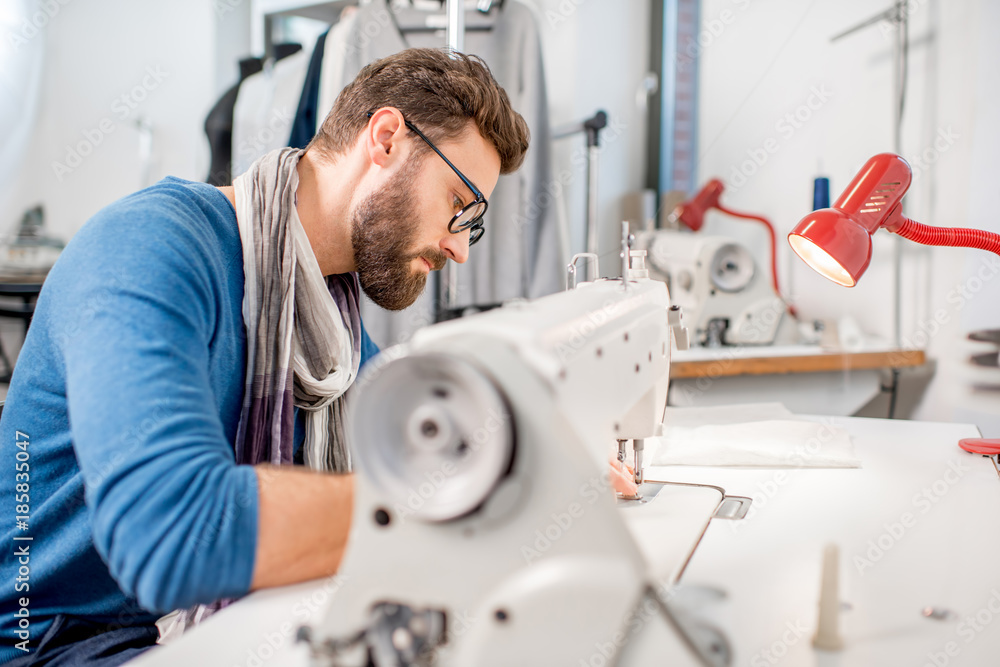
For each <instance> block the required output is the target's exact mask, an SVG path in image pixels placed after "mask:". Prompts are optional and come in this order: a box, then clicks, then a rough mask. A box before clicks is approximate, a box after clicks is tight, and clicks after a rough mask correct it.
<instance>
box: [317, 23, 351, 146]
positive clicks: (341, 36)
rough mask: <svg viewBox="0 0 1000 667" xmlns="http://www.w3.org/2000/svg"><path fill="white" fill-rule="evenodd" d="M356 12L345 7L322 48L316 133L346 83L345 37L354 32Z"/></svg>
mask: <svg viewBox="0 0 1000 667" xmlns="http://www.w3.org/2000/svg"><path fill="white" fill-rule="evenodd" d="M357 13H358V10H357V8H355V7H346V8H344V11H343V12H341V14H340V20H339V21H338V22H337V24H336V25H335V26H333V27H332V28H330V34H329V35H327V36H326V42H325V44H324V46H323V62H322V65H321V66H320V70H319V72H320V74H319V98H318V101H317V102H316V132H319V131H320V129H321V128H322V127H323V121H325V120H326V116H327V114H329V113H330V109H332V108H333V103H334V102H336V101H337V96H338V95H340V91H341V90H343V88H344V86H345V85H346V83H347V82H345V81H344V61H345V59H346V58H347V36H348V35H349V34H350V33H351V31H352V30H354V21H355V20H356V18H357Z"/></svg>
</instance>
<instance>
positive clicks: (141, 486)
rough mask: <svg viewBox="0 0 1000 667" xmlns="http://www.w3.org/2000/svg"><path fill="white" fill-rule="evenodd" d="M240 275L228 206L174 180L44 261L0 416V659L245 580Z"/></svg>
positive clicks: (246, 470)
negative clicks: (69, 630) (56, 630)
mask: <svg viewBox="0 0 1000 667" xmlns="http://www.w3.org/2000/svg"><path fill="white" fill-rule="evenodd" d="M243 280H244V279H243V253H242V247H241V243H240V236H239V229H238V228H237V224H236V215H235V212H234V211H233V208H232V206H231V205H230V203H229V201H228V200H227V199H226V197H225V196H224V195H223V194H222V193H221V192H220V191H219V190H217V189H216V188H214V187H211V186H208V185H205V184H202V183H192V182H189V181H184V180H181V179H177V178H166V179H164V180H163V181H161V182H160V183H158V184H156V185H154V186H153V187H150V188H147V189H146V190H142V191H141V192H137V193H135V194H133V195H131V196H129V197H126V198H124V199H122V200H120V201H118V202H115V203H114V204H112V205H110V206H108V207H107V208H105V209H103V210H102V211H100V212H99V213H98V214H97V215H95V216H94V218H92V219H91V220H90V221H89V222H88V223H87V224H86V225H84V227H83V228H82V229H81V230H80V231H79V232H78V233H77V234H76V236H74V238H73V240H72V241H71V242H70V243H69V245H68V246H67V247H66V249H65V251H64V252H63V253H62V255H61V257H60V258H59V261H58V262H56V265H55V266H54V267H53V269H52V271H51V272H50V273H49V275H48V278H47V280H46V281H45V285H44V287H43V289H42V292H41V294H40V295H39V298H38V303H37V305H36V308H35V316H34V320H33V322H32V325H31V329H30V331H29V333H28V336H27V339H26V340H25V342H24V346H23V348H22V349H21V353H20V355H19V357H18V360H17V368H16V370H15V372H14V377H13V379H12V381H11V385H10V391H9V393H8V394H7V403H6V405H5V407H4V410H3V416H2V419H0V443H2V444H0V452H2V454H0V457H2V465H0V467H2V468H3V469H4V470H5V471H6V472H4V473H3V474H2V475H0V511H2V516H3V517H4V520H3V524H0V525H2V526H3V528H2V530H3V531H4V538H3V539H4V543H5V544H6V545H7V547H5V553H6V556H5V557H4V559H3V561H2V566H0V567H2V570H0V574H2V577H0V581H3V582H4V584H3V588H2V591H0V601H2V606H0V663H3V662H6V661H8V660H10V659H12V658H14V657H16V656H18V655H24V652H23V651H21V650H19V649H18V648H15V644H17V643H18V642H21V641H22V640H23V639H25V638H26V637H27V638H28V639H29V643H28V644H27V645H26V646H28V647H30V648H32V649H34V648H35V647H37V643H38V640H39V639H40V638H41V636H42V635H43V634H44V632H45V631H46V630H47V629H48V627H49V626H50V625H51V621H52V618H53V616H54V615H56V614H60V613H62V614H70V615H75V616H81V617H85V618H88V619H90V620H93V621H96V622H98V623H107V624H108V625H109V627H112V628H113V627H118V626H121V625H130V624H148V623H152V622H154V621H155V620H156V618H157V617H159V616H160V615H161V613H162V612H166V611H170V610H172V609H177V608H183V607H188V606H191V605H193V604H196V603H208V602H212V601H213V600H216V599H219V598H222V597H238V596H241V595H244V594H246V593H247V592H248V591H249V589H250V580H251V576H252V573H253V565H254V553H255V548H256V542H257V480H256V476H255V474H254V471H253V468H252V467H250V466H239V465H236V462H235V456H234V450H233V442H234V440H235V436H236V429H237V425H238V423H239V418H240V404H241V402H242V398H243V384H244V373H245V367H246V333H245V329H244V325H243V316H242V302H243ZM377 351H378V350H377V348H375V346H374V345H373V344H372V343H371V341H370V339H368V337H367V334H365V336H364V340H363V343H362V363H363V362H364V361H365V360H367V359H368V358H369V357H370V356H372V355H373V354H374V353H376V352H377ZM297 417H298V415H297ZM295 436H296V440H297V441H299V442H301V437H302V424H301V420H300V419H298V418H297V419H296V434H295ZM18 466H20V467H18ZM19 473H20V475H18V474H19ZM19 484H20V485H21V486H16V485H19ZM19 521H20V522H21V523H19ZM17 538H22V539H17ZM28 538H30V539H28ZM25 609H26V610H27V611H25ZM17 614H20V617H19V616H18V615H17ZM25 614H27V616H25ZM25 618H26V619H27V620H24V619H25ZM19 622H20V626H19V625H18V623H19ZM25 624H27V628H26V629H27V632H25V628H24V626H25ZM18 630H20V631H21V634H20V635H18V633H17V631H18ZM22 646H24V645H22Z"/></svg>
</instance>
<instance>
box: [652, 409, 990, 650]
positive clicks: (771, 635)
mask: <svg viewBox="0 0 1000 667" xmlns="http://www.w3.org/2000/svg"><path fill="white" fill-rule="evenodd" d="M815 419H817V420H830V422H831V423H834V424H836V425H839V426H842V427H844V428H846V429H848V430H849V431H850V432H851V434H852V436H853V438H854V442H855V447H856V451H857V454H858V457H859V458H860V459H861V461H862V467H861V468H860V469H838V470H831V469H794V470H775V469H724V468H706V467H681V466H675V467H658V468H653V469H651V470H650V471H649V472H648V478H649V479H654V480H669V481H683V482H701V483H712V484H717V485H719V486H722V487H723V488H725V489H726V492H727V494H736V495H746V496H751V497H753V498H754V505H753V507H752V508H751V510H750V513H749V515H748V516H747V518H746V519H744V520H742V521H737V522H725V521H718V520H716V521H713V522H712V525H710V526H709V528H708V531H707V532H706V534H705V536H704V538H703V540H702V542H701V544H700V545H699V546H698V549H697V551H696V552H695V554H694V557H693V558H692V560H691V562H690V564H689V565H688V568H687V571H686V572H685V574H684V577H683V579H682V583H686V584H689V585H709V586H712V587H716V588H720V589H722V590H723V591H725V593H726V597H725V598H724V599H723V600H722V601H719V602H715V603H711V604H712V605H713V606H714V608H713V609H710V610H706V611H708V612H710V613H709V616H711V617H712V618H713V619H715V620H716V621H717V622H718V624H719V625H720V626H721V627H722V628H723V630H724V631H725V632H726V634H727V635H728V636H729V639H730V642H731V644H732V648H733V651H734V656H735V660H734V662H733V664H734V665H751V666H757V665H773V664H779V663H780V664H787V665H824V666H826V665H845V666H847V665H851V666H852V667H853V666H864V665H872V666H874V665H914V666H915V667H916V666H920V665H924V664H930V665H946V664H947V665H994V664H1000V571H998V568H997V562H998V560H1000V511H998V510H1000V478H998V476H997V473H996V471H995V469H994V467H993V465H992V464H991V463H990V461H989V460H988V459H986V458H984V457H981V456H976V455H973V454H968V453H966V452H964V451H962V450H960V449H959V448H958V445H957V442H958V440H959V439H960V438H964V437H977V436H978V435H979V433H978V430H977V429H976V428H975V427H974V426H971V425H965V424H940V423H926V422H910V421H889V420H882V419H859V418H851V417H841V418H831V417H815ZM831 542H832V543H834V544H837V545H838V546H839V547H840V582H841V599H842V600H843V601H844V602H846V603H848V604H849V605H850V609H849V610H845V611H844V612H842V614H841V617H840V618H841V630H842V636H843V638H844V641H845V649H844V650H843V651H841V652H839V653H825V652H821V651H816V650H815V649H813V647H812V646H811V642H810V640H811V636H812V633H813V632H814V630H815V627H816V619H817V615H818V608H817V603H818V594H819V584H820V568H821V555H822V550H823V547H824V545H826V544H827V543H831ZM925 607H940V608H942V609H944V610H949V611H950V612H951V613H952V614H954V615H953V616H949V617H948V618H947V619H945V620H932V619H930V618H926V617H924V616H923V615H922V614H921V610H923V609H924V608H925ZM970 618H971V620H969V619H970ZM977 619H978V620H977ZM935 661H936V662H935Z"/></svg>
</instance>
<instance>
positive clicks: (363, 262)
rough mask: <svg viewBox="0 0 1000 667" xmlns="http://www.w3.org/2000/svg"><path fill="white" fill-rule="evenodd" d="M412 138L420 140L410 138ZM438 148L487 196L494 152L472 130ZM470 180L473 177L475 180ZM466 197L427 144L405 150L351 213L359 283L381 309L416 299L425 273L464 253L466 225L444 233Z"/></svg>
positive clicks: (495, 170) (494, 172)
mask: <svg viewBox="0 0 1000 667" xmlns="http://www.w3.org/2000/svg"><path fill="white" fill-rule="evenodd" d="M412 140H413V141H414V142H422V140H421V139H420V138H419V137H416V136H412ZM438 148H439V149H440V150H441V151H442V152H443V153H444V154H445V155H446V156H447V157H448V159H449V160H451V161H452V163H453V164H454V165H455V166H456V167H458V169H460V170H461V171H462V173H463V174H465V175H466V177H467V178H469V179H470V180H471V181H472V182H473V184H475V185H476V187H478V188H479V189H480V190H482V192H483V194H484V195H485V196H486V198H487V199H488V198H489V197H490V195H491V194H492V193H493V189H494V187H496V182H497V179H498V177H499V174H500V157H499V155H498V154H497V152H496V149H494V148H493V147H492V146H491V145H490V144H489V143H488V142H487V141H486V140H485V139H483V138H482V136H481V135H480V134H479V133H478V131H476V130H475V129H474V128H471V127H470V129H469V130H467V131H466V132H465V133H463V134H462V135H460V137H459V138H458V139H456V140H452V141H447V142H442V143H441V144H440V145H439V146H438ZM477 179H478V180H477ZM473 199H474V195H473V194H472V192H471V191H470V190H469V188H468V187H467V186H466V185H465V183H463V182H462V180H461V179H460V178H459V177H458V175H457V174H456V173H455V172H454V170H452V169H451V167H449V166H448V165H447V164H446V163H445V161H444V160H442V159H441V158H440V156H438V155H437V154H436V153H434V152H433V151H431V150H430V149H428V150H426V151H423V152H422V153H420V154H419V155H412V154H411V155H410V156H409V157H408V158H407V159H406V160H405V161H404V162H403V163H401V164H400V165H398V168H396V169H395V170H394V171H393V172H392V173H391V174H387V175H386V179H385V180H384V182H383V183H382V184H381V185H380V186H379V187H377V188H376V189H375V191H374V192H372V193H371V194H369V195H367V196H366V197H364V198H363V199H362V200H361V201H360V202H359V203H358V204H357V205H356V206H355V208H354V211H353V214H352V228H351V244H352V245H353V247H354V262H355V268H356V269H357V272H358V278H359V280H360V282H361V287H362V288H363V289H364V290H365V293H366V294H367V295H368V297H369V298H370V299H371V300H372V301H374V302H375V303H376V304H378V305H379V306H381V307H382V308H385V309H387V310H402V309H403V308H406V307H407V306H409V305H411V304H412V303H413V302H414V301H416V299H417V297H418V296H420V293H421V292H423V290H424V286H425V285H426V283H427V274H428V273H429V272H430V271H432V270H434V271H439V270H441V269H442V268H444V265H445V263H446V262H447V260H448V259H452V260H454V261H456V262H458V263H463V262H465V260H466V259H467V258H468V255H469V231H468V230H466V231H463V232H460V233H458V234H452V233H451V232H450V231H449V230H448V223H449V222H450V221H451V218H452V216H454V215H455V213H456V212H457V211H458V209H460V208H461V207H462V206H464V205H465V204H467V203H469V202H471V201H472V200H473Z"/></svg>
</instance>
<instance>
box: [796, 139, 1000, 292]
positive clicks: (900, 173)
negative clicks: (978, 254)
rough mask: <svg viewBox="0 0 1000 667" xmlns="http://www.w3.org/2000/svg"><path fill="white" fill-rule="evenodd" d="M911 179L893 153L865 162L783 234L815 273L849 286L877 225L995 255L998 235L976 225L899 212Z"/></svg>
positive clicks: (999, 248) (864, 262) (867, 257)
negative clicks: (942, 223) (833, 197)
mask: <svg viewBox="0 0 1000 667" xmlns="http://www.w3.org/2000/svg"><path fill="white" fill-rule="evenodd" d="M912 180H913V177H912V172H911V171H910V165H909V164H907V163H906V160H904V159H903V158H901V157H899V156H898V155H893V154H892V153H880V154H878V155H876V156H875V157H873V158H872V159H870V160H868V162H866V163H865V166H864V167H862V168H861V171H859V172H858V175H857V176H855V177H854V180H853V181H851V184H850V185H848V186H847V189H846V190H844V193H843V194H842V195H840V198H839V199H838V200H837V201H835V202H834V203H833V208H823V209H820V210H818V211H813V212H812V213H810V214H809V215H807V216H806V217H804V218H802V221H801V222H799V224H798V225H796V227H795V229H793V230H792V233H791V234H789V235H788V243H789V245H791V246H792V250H794V251H795V254H797V255H798V256H799V257H801V258H802V260H803V261H804V262H805V263H806V264H808V265H809V266H811V267H812V268H813V269H814V270H815V271H816V272H817V273H819V274H820V275H822V276H824V277H825V278H829V279H830V280H832V281H833V282H835V283H837V284H839V285H844V286H845V287H854V285H855V284H857V282H858V279H859V278H861V275H862V274H863V273H864V272H865V269H867V268H868V264H869V262H871V259H872V234H874V233H875V232H876V231H878V230H879V229H880V228H885V229H887V230H889V231H890V232H893V233H895V234H899V235H900V236H902V237H903V238H906V239H910V240H911V241H916V242H917V243H922V244H924V245H940V246H957V247H964V248H981V249H983V250H989V251H991V252H995V253H997V254H998V255H1000V235H997V234H994V233H992V232H986V231H982V230H979V229H961V228H944V229H943V228H940V227H929V226H927V225H922V224H920V223H919V222H914V221H913V220H910V219H909V218H906V217H904V216H903V214H902V212H901V207H900V203H899V202H900V200H901V199H902V198H903V195H904V194H906V190H907V189H908V188H909V187H910V182H911V181H912Z"/></svg>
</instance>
